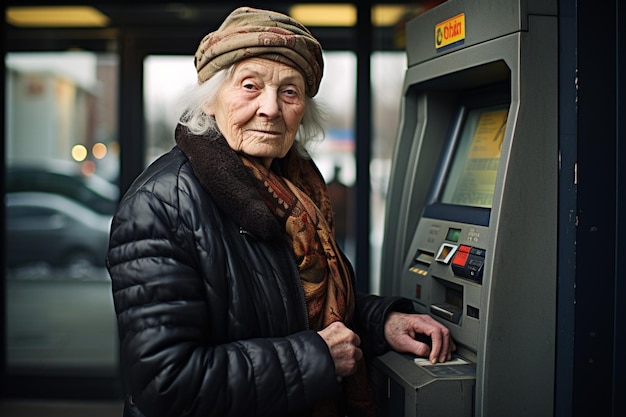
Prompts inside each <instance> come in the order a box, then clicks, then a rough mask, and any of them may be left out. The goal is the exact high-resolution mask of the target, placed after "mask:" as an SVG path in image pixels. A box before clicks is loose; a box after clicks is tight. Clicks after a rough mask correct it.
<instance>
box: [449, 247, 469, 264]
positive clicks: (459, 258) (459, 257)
mask: <svg viewBox="0 0 626 417" xmlns="http://www.w3.org/2000/svg"><path fill="white" fill-rule="evenodd" d="M462 247H463V246H461V248H462ZM466 247H467V246H466ZM468 256H469V252H465V251H461V250H460V249H459V251H458V252H457V253H456V255H454V259H453V260H452V263H453V264H454V265H458V266H465V262H467V257H468Z"/></svg>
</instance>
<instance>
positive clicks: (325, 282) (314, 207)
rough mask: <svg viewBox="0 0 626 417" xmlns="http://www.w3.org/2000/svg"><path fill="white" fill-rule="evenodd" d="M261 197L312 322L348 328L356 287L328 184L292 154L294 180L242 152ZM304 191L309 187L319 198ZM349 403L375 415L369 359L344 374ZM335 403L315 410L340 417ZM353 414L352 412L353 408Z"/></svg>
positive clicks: (318, 325)
mask: <svg viewBox="0 0 626 417" xmlns="http://www.w3.org/2000/svg"><path fill="white" fill-rule="evenodd" d="M241 159H242V161H243V163H244V165H245V166H246V167H247V168H248V170H249V172H250V173H251V177H252V179H253V180H254V183H255V184H256V186H257V188H258V190H259V193H260V195H261V198H262V199H263V201H264V202H265V204H266V205H267V206H268V208H269V209H270V210H271V211H272V213H273V214H274V215H275V216H276V219H277V220H278V221H279V222H280V224H281V226H283V227H284V229H285V232H286V237H287V239H288V240H289V242H290V244H291V247H292V249H293V252H294V254H295V259H296V262H297V264H298V269H299V271H300V278H301V282H302V286H303V288H304V296H305V300H306V305H307V310H308V315H309V323H310V326H311V328H312V329H313V330H316V331H319V330H322V329H324V328H325V327H327V326H328V325H330V324H331V323H333V322H335V321H341V322H343V323H344V324H345V325H346V326H349V325H350V323H351V321H352V315H353V313H354V302H355V300H354V298H355V297H354V288H353V285H352V279H351V275H350V271H349V269H348V266H347V265H346V263H345V262H344V259H343V257H342V256H341V252H340V251H339V248H338V247H337V244H336V242H335V238H334V227H333V215H332V209H331V205H330V198H329V196H328V192H327V190H326V184H325V183H324V181H323V180H322V178H321V177H320V176H319V173H318V172H317V170H316V169H315V168H314V167H313V165H312V164H309V163H308V162H306V161H304V160H303V159H301V158H298V157H296V158H293V157H292V158H291V162H290V163H291V165H292V166H291V167H290V168H293V165H294V163H295V164H297V167H296V169H295V171H296V172H295V173H294V172H293V171H294V170H293V169H290V171H292V173H293V174H294V175H292V176H291V179H292V180H293V181H294V182H295V184H294V183H293V182H292V181H290V180H289V179H287V178H285V177H281V176H278V175H276V174H275V173H273V172H272V171H270V170H268V169H267V168H265V166H263V165H262V164H261V163H260V162H259V161H257V160H255V159H252V158H247V157H244V156H241ZM302 190H307V191H309V193H308V194H310V195H311V196H312V197H313V198H315V200H317V201H313V199H312V198H311V197H309V195H307V193H305V192H304V191H302ZM344 381H345V384H346V401H347V407H348V410H353V413H354V414H353V415H358V416H370V415H371V416H373V415H374V414H373V403H372V400H371V393H370V389H369V382H368V381H367V373H366V370H365V363H364V362H362V363H360V364H359V369H358V371H357V373H356V374H354V375H352V376H351V377H349V378H345V380H344ZM338 413H339V410H338V408H337V405H336V403H335V402H334V401H330V402H328V403H326V404H324V405H322V406H320V407H318V408H317V409H316V412H315V415H316V416H318V415H319V416H324V417H328V416H338V415H339V414H338ZM349 415H352V413H350V412H349Z"/></svg>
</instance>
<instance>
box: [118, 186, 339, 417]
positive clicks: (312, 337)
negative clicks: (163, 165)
mask: <svg viewBox="0 0 626 417" xmlns="http://www.w3.org/2000/svg"><path fill="white" fill-rule="evenodd" d="M171 177H172V178H170V179H169V182H168V179H167V178H165V179H163V178H160V179H159V181H155V182H154V184H153V185H152V186H151V187H152V188H151V187H149V186H145V185H144V186H143V187H141V188H139V189H136V190H135V191H134V192H133V193H132V194H131V195H129V196H127V197H126V198H125V199H124V201H123V202H122V203H121V204H120V208H119V211H118V213H117V215H116V217H115V219H114V222H113V225H112V230H111V239H110V249H109V255H108V259H107V262H108V268H109V272H110V275H111V278H112V284H113V298H114V304H115V309H116V313H117V317H118V328H119V336H120V360H121V367H122V370H123V376H124V381H125V384H126V389H127V391H128V392H129V393H130V394H131V395H132V400H133V402H134V404H135V405H136V406H137V407H138V408H139V409H140V410H141V412H143V414H145V415H146V416H147V417H184V416H202V417H210V416H221V417H227V416H252V415H254V416H279V415H285V414H287V413H290V412H293V411H295V410H297V409H298V408H299V407H302V406H307V405H311V404H314V403H317V402H319V401H320V400H321V399H322V398H325V397H328V396H330V395H333V394H334V393H336V392H337V390H338V389H339V385H338V384H337V383H336V379H335V375H334V365H333V362H332V359H331V357H330V355H329V353H328V348H327V347H326V344H325V343H324V341H323V340H322V339H321V337H319V335H318V334H317V333H316V332H314V331H310V330H305V331H301V332H297V333H294V334H291V335H289V336H286V337H277V338H256V339H248V340H236V341H231V342H220V343H215V342H214V336H213V335H212V331H213V329H212V328H211V325H210V322H211V321H210V320H207V319H206V317H207V315H208V314H211V313H210V312H212V311H216V310H217V311H219V306H209V305H208V304H207V301H206V297H205V295H204V294H205V291H206V288H205V284H204V282H203V280H202V279H201V277H199V276H198V273H197V268H195V265H194V262H195V258H194V255H193V253H194V251H196V250H198V249H197V248H194V247H192V245H193V239H190V238H189V237H188V236H190V235H191V236H193V234H194V231H193V230H192V229H190V227H191V225H190V224H187V222H186V219H185V216H186V214H183V215H181V207H178V206H177V205H178V202H179V197H178V196H177V195H176V194H177V193H180V191H181V187H180V186H179V184H177V183H176V181H178V179H177V177H176V176H175V175H172V176H171ZM182 188H183V189H184V187H182ZM183 211H184V210H183ZM209 250H210V249H209ZM224 279H227V278H226V277H224ZM222 319H223V320H228V319H229V318H228V317H223V318H222Z"/></svg>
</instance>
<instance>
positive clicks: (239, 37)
mask: <svg viewBox="0 0 626 417" xmlns="http://www.w3.org/2000/svg"><path fill="white" fill-rule="evenodd" d="M251 57H259V58H266V59H271V60H273V61H277V62H280V63H283V64H286V65H289V66H292V67H294V68H295V69H297V70H298V71H300V72H301V73H302V75H303V76H304V81H305V83H306V93H307V95H308V96H309V97H313V96H314V95H315V94H317V90H318V89H319V86H320V82H321V80H322V73H323V72H324V61H323V58H322V47H321V45H320V44H319V42H318V41H317V40H316V39H315V38H314V37H313V35H312V34H311V32H310V31H309V30H308V29H307V28H306V27H304V26H303V25H302V24H301V23H299V22H297V21H296V20H294V19H292V18H291V17H289V16H286V15H284V14H281V13H277V12H273V11H268V10H260V9H253V8H250V7H240V8H238V9H236V10H234V11H233V12H232V13H231V14H230V15H229V16H228V17H227V18H226V20H224V23H222V25H221V26H220V27H219V29H217V30H216V31H215V32H211V33H209V34H208V35H206V36H205V37H204V39H202V41H201V42H200V46H199V47H198V50H197V51H196V54H195V57H194V63H195V66H196V70H197V71H198V83H200V84H202V83H203V82H205V81H206V80H208V79H209V78H211V77H212V76H213V75H215V73H216V72H218V71H220V70H222V69H224V68H226V67H228V66H230V65H232V64H234V63H236V62H237V61H240V60H242V59H245V58H251Z"/></svg>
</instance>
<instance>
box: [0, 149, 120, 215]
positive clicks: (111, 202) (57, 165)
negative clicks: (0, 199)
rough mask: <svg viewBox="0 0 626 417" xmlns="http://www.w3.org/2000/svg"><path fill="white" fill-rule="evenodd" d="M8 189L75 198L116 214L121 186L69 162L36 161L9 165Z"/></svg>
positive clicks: (108, 212)
mask: <svg viewBox="0 0 626 417" xmlns="http://www.w3.org/2000/svg"><path fill="white" fill-rule="evenodd" d="M5 182H6V192H7V193H13V192H22V191H39V192H47V193H54V194H59V195H62V196H65V197H68V198H70V199H73V200H76V201H78V202H80V203H82V204H84V205H86V206H87V207H89V208H91V209H92V210H94V211H96V212H98V213H101V214H113V213H114V212H115V209H116V207H117V203H118V198H119V189H118V187H117V186H115V185H113V184H112V183H110V182H109V181H107V180H106V179H104V178H102V177H100V176H99V175H97V174H93V175H89V176H86V175H84V174H82V173H81V171H80V165H79V164H78V163H76V162H70V161H56V160H47V161H37V162H36V163H35V162H30V163H25V162H21V163H13V164H9V165H8V167H7V170H6V180H5Z"/></svg>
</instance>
